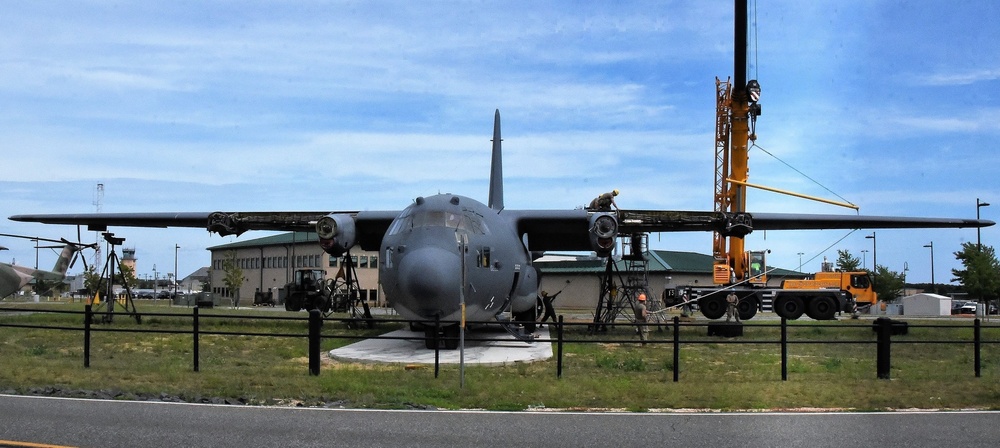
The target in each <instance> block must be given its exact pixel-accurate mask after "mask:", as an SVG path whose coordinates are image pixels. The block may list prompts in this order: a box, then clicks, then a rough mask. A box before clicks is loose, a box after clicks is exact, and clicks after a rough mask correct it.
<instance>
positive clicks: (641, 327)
mask: <svg viewBox="0 0 1000 448" xmlns="http://www.w3.org/2000/svg"><path fill="white" fill-rule="evenodd" d="M633 311H635V323H636V325H638V328H636V330H637V331H638V332H639V340H640V341H642V345H646V340H647V339H649V326H647V325H646V318H647V317H649V312H648V311H646V294H645V293H639V298H638V299H637V300H636V302H635V309H634V310H633Z"/></svg>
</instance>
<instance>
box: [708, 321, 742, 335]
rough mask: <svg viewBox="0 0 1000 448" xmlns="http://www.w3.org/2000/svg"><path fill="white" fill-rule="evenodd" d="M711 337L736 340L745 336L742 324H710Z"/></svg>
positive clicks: (709, 332)
mask: <svg viewBox="0 0 1000 448" xmlns="http://www.w3.org/2000/svg"><path fill="white" fill-rule="evenodd" d="M708 335H709V336H722V337H724V338H735V337H737V336H743V323H742V322H709V323H708Z"/></svg>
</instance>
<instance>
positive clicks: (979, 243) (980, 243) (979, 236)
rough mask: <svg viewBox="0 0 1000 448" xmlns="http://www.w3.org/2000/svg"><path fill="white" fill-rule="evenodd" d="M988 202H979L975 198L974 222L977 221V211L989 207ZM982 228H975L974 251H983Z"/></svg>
mask: <svg viewBox="0 0 1000 448" xmlns="http://www.w3.org/2000/svg"><path fill="white" fill-rule="evenodd" d="M989 206H990V203H989V202H979V198H976V220H979V209H981V208H983V207H989ZM981 230H982V228H981V227H976V251H977V252H982V251H983V240H982V231H981Z"/></svg>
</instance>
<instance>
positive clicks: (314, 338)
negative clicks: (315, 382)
mask: <svg viewBox="0 0 1000 448" xmlns="http://www.w3.org/2000/svg"><path fill="white" fill-rule="evenodd" d="M321 325H323V317H322V314H320V312H319V310H317V309H311V310H309V374H310V375H312V376H318V375H319V345H320V344H319V341H320V337H319V333H320V326H321Z"/></svg>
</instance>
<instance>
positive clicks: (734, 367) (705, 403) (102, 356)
mask: <svg viewBox="0 0 1000 448" xmlns="http://www.w3.org/2000/svg"><path fill="white" fill-rule="evenodd" d="M0 306H3V307H10V306H14V305H11V304H8V303H6V302H4V303H0ZM16 306H18V307H25V308H27V307H28V306H29V305H16ZM30 306H31V307H34V308H39V307H48V308H57V309H65V310H82V309H83V306H82V305H80V304H59V305H42V306H39V305H33V304H32V305H30ZM140 311H141V312H143V313H178V314H187V315H189V314H190V312H191V310H190V309H189V308H177V307H174V308H168V307H154V306H150V305H147V304H140ZM236 313H239V314H244V315H247V316H251V317H252V316H261V315H266V316H298V317H303V316H305V313H286V312H274V311H266V312H265V311H261V310H253V309H245V310H236V311H234V310H201V316H202V318H201V330H202V331H225V332H234V333H241V332H253V333H267V334H274V335H281V334H297V335H302V336H304V335H305V334H306V324H305V323H304V322H300V321H273V320H246V321H243V320H240V321H236V320H221V319H213V318H212V317H211V316H212V315H214V314H236ZM82 320H83V317H82V315H63V314H52V313H30V314H20V313H10V312H7V311H0V324H2V325H46V326H65V327H75V328H81V327H82ZM776 323H777V321H773V320H772V321H757V320H755V321H751V322H749V323H747V324H746V326H745V336H743V337H740V338H734V339H733V341H740V342H747V341H755V342H758V343H755V344H732V343H727V341H729V340H725V339H718V338H710V337H708V336H706V329H705V327H685V328H682V331H681V340H682V341H707V342H706V343H697V344H683V345H682V347H681V351H680V360H679V367H680V378H679V382H676V383H675V382H673V352H672V346H671V344H670V343H669V342H667V343H662V344H660V343H651V344H647V345H646V346H641V345H639V344H637V343H636V342H637V341H636V340H635V337H634V332H633V331H632V329H631V328H630V327H628V326H625V325H622V326H618V327H617V328H612V329H611V330H610V331H609V332H608V333H607V334H601V335H597V336H590V335H588V334H587V331H586V327H583V326H580V327H572V328H570V329H568V330H567V336H566V337H567V338H568V339H573V340H597V339H600V340H604V341H605V342H597V343H594V342H572V343H567V344H566V346H565V358H564V367H563V369H564V370H563V377H562V378H557V377H556V360H555V359H554V358H553V359H552V360H551V361H544V362H536V363H531V364H514V365H509V366H503V367H477V366H468V367H466V370H465V387H464V388H461V387H459V375H458V367H457V366H442V367H441V372H440V376H439V377H438V378H435V377H434V369H433V366H427V367H421V368H409V369H408V368H406V366H403V365H381V364H355V363H341V362H336V361H333V360H330V359H327V358H326V357H325V356H324V361H323V365H322V369H321V374H320V375H319V376H310V375H309V371H308V359H307V341H306V339H305V338H304V337H296V338H289V337H283V336H266V337H261V336H233V335H203V336H202V337H201V345H200V356H199V361H200V371H199V372H194V371H193V369H192V366H193V357H192V342H191V341H192V338H191V335H190V334H167V333H162V334H160V333H133V332H127V331H125V330H129V329H144V330H151V329H156V330H163V331H171V330H183V331H190V328H191V324H190V317H176V318H175V317H169V316H162V317H161V316H148V315H147V316H146V317H144V318H143V321H142V324H141V325H137V324H136V323H135V321H134V320H131V319H129V318H127V317H126V316H117V317H116V318H115V321H114V323H112V324H99V325H95V329H97V330H98V331H96V332H95V333H94V335H93V339H92V347H91V361H90V367H89V368H85V367H84V365H83V359H84V358H83V350H84V348H83V333H82V332H79V331H56V330H50V329H33V328H16V327H0V366H2V368H0V392H5V393H20V394H32V393H41V394H59V395H70V396H87V395H86V394H87V393H89V392H92V391H102V392H103V393H105V394H107V395H110V396H113V397H117V398H122V399H148V398H162V399H180V400H185V401H207V400H215V401H223V400H228V401H229V402H240V403H248V404H300V403H301V404H305V405H334V406H346V407H371V408H409V407H417V408H431V407H433V408H448V409H455V408H465V409H468V408H476V409H491V410H524V409H542V408H546V409H588V410H593V409H599V410H631V411H645V410H666V409H718V410H759V409H809V408H822V409H851V410H883V409H899V408H931V409H958V408H963V409H964V408H978V409H996V408H998V407H1000V382H998V381H997V379H998V378H1000V344H996V343H990V344H984V346H983V357H982V377H981V378H976V377H975V376H974V370H973V347H972V345H971V344H959V343H957V341H971V340H972V333H973V330H972V328H971V322H970V321H968V320H966V321H952V320H941V321H938V320H935V321H914V320H910V324H911V329H910V331H909V334H908V335H905V336H894V337H893V341H894V343H893V346H892V371H891V376H892V379H891V380H879V379H876V374H875V369H876V366H875V358H876V353H875V350H876V348H875V345H874V344H873V343H872V342H873V341H874V340H875V335H874V334H873V332H872V331H871V329H870V328H867V327H866V328H858V327H856V325H870V324H871V322H870V321H864V320H862V321H856V320H853V321H852V320H847V319H845V320H843V321H840V322H833V324H834V325H836V327H834V328H827V327H819V326H817V324H818V323H816V322H811V321H804V322H796V323H795V324H794V326H790V328H789V339H790V340H792V341H800V342H797V343H795V344H792V345H790V346H789V355H788V359H789V362H788V381H782V380H781V357H780V354H781V352H780V347H779V345H778V344H776V343H771V342H774V341H777V340H778V337H779V331H780V330H779V329H778V328H777V327H775V326H774V325H776ZM827 324H829V323H827ZM921 324H932V325H940V326H943V327H949V328H915V327H912V326H916V325H921ZM991 325H995V324H991ZM401 326H402V324H399V325H398V326H394V325H390V324H383V325H380V326H379V327H378V328H376V329H374V330H352V329H347V328H346V327H345V326H343V325H341V324H331V323H328V324H327V325H325V326H324V329H323V334H324V335H352V336H357V337H359V338H360V337H365V336H369V335H375V334H381V333H385V332H388V331H390V330H393V329H395V328H397V327H401ZM955 326H962V328H957V329H956V328H953V327H955ZM650 335H651V337H652V338H653V339H658V340H662V341H669V339H670V332H669V331H663V332H660V331H657V330H655V329H654V330H653V331H651V333H650ZM982 335H983V340H984V341H993V342H995V341H1000V328H998V327H984V329H983V332H982ZM619 341H620V342H619ZM808 341H813V342H812V343H809V342H808ZM815 341H838V343H815ZM916 341H935V343H930V344H915V343H911V342H916ZM946 341H955V342H948V343H946ZM351 342H353V340H351V339H324V341H323V347H322V350H323V352H324V354H325V352H327V351H329V350H331V349H333V348H336V347H339V346H342V345H346V344H349V343H351ZM898 342H905V343H898Z"/></svg>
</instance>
